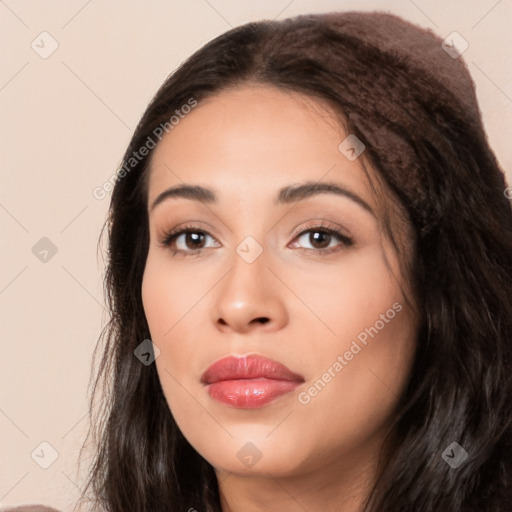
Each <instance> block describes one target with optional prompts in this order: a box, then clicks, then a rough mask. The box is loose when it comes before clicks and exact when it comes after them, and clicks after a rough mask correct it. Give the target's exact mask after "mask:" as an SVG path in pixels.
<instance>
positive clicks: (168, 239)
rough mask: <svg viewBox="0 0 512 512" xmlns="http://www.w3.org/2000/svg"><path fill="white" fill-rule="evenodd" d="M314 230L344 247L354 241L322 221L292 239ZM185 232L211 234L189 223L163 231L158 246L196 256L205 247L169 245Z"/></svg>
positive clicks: (319, 252)
mask: <svg viewBox="0 0 512 512" xmlns="http://www.w3.org/2000/svg"><path fill="white" fill-rule="evenodd" d="M315 231H316V232H320V233H327V234H328V235H331V236H334V237H336V238H338V239H339V240H340V241H341V242H342V245H344V246H345V247H350V246H351V245H353V243H354V242H353V240H352V238H350V237H348V236H346V235H343V234H342V233H340V232H339V231H338V230H336V229H333V228H331V227H329V226H328V225H326V224H323V223H320V224H315V225H313V226H307V227H306V228H305V229H304V230H303V231H301V232H300V233H298V234H297V235H295V237H294V240H295V239H296V238H300V237H302V236H303V235H304V234H306V233H309V232H315ZM187 233H201V234H203V235H207V236H211V235H210V234H209V233H208V232H207V231H204V230H203V229H201V228H200V227H198V226H193V225H189V226H184V227H182V228H180V229H178V230H174V231H167V232H164V233H163V235H162V239H161V240H159V243H160V246H161V247H163V248H169V249H170V251H171V252H172V254H173V256H175V255H176V254H178V253H182V254H183V255H184V256H198V255H199V254H201V252H202V251H203V250H205V248H200V249H195V250H189V251H183V250H182V249H178V250H176V249H172V248H171V247H170V245H171V243H172V242H174V241H175V240H176V239H177V238H178V237H179V236H181V235H183V234H187ZM212 238H213V237H212ZM303 250H304V251H305V252H306V253H308V254H310V253H315V254H321V255H322V256H326V255H328V254H331V253H333V252H337V251H338V250H341V249H336V248H333V247H331V248H330V249H303Z"/></svg>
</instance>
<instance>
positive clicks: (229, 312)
mask: <svg viewBox="0 0 512 512" xmlns="http://www.w3.org/2000/svg"><path fill="white" fill-rule="evenodd" d="M268 263H269V262H268V260H267V258H266V257H265V251H264V252H263V253H262V254H261V255H260V256H259V257H258V258H256V260H254V261H253V262H252V263H247V262H246V261H245V260H244V259H243V258H241V257H240V256H239V255H238V254H237V253H235V254H234V256H233V264H232V268H231V269H230V270H229V271H228V273H227V275H226V276H225V277H224V278H223V279H222V280H221V282H220V283H219V284H218V285H217V286H216V287H215V288H214V294H213V296H212V298H213V320H214V322H215V324H216V327H217V329H219V330H221V331H226V332H227V331H230V330H231V331H236V332H238V333H248V332H250V331H252V330H255V329H258V330H259V331H260V332H262V331H273V330H278V329H280V328H282V327H283V325H285V323H286V322H287V320H288V315H287V309H286V307H285V303H284V294H285V291H286V287H285V286H284V285H283V283H282V282H281V281H280V280H279V279H278V277H276V273H275V271H273V270H271V269H270V268H269V266H268Z"/></svg>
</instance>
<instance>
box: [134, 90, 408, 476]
mask: <svg viewBox="0 0 512 512" xmlns="http://www.w3.org/2000/svg"><path fill="white" fill-rule="evenodd" d="M346 137H347V134H346V133H343V132H342V130H341V128H340V127H339V126H338V125H337V123H336V122H335V121H334V118H333V117H332V115H331V114H330V113H329V112H328V111H327V110H326V109H325V108H322V106H321V105H320V104H319V103H317V102H315V101H314V100H312V99H311V98H309V99H308V98H307V97H304V96H301V95H298V94H292V93H289V92H283V91H279V90H277V89H274V88H271V87H264V86H244V87H241V88H239V89H236V90H231V91H224V92H221V93H219V94H217V95H216V96H214V97H212V98H210V99H209V100H207V101H204V102H202V103H200V104H199V105H198V106H197V107H195V108H194V109H193V110H192V111H191V112H190V113H189V114H188V115H186V116H184V117H183V118H181V119H180V121H179V123H178V124H176V125H175V126H174V128H173V129H172V130H170V131H169V133H168V134H167V135H166V136H165V137H164V138H163V139H162V141H161V142H160V144H159V145H158V146H157V147H156V148H155V150H154V154H153V160H152V164H151V173H150V176H149V182H148V183H149V188H148V201H149V202H148V204H149V207H148V213H149V225H150V247H149V253H148V257H147V262H146V267H145V272H144V278H143V285H142V298H143V304H144V310H145V314H146V318H147V320H148V323H149V328H150V332H151V339H152V341H153V343H154V344H155V345H156V346H157V347H158V348H159V350H160V354H159V356H158V357H157V359H156V367H157V371H158V375H159V378H160V381H161V384H162V388H163V391H164V394H165V397H166V400H167V403H168V405H169V407H170V410H171V412H172V414H173V416H174V418H175V420H176V422H177V424H178V426H179V428H180V429H181V431H182V432H183V434H184V435H185V437H186V438H187V439H188V441H189V442H190V443H191V445H192V446H193V447H194V448H195V449H196V450H197V451H198V452H199V453H200V454H201V455H202V456H203V457H204V458H205V459H206V460H208V461H209V462H210V463H211V464H212V465H213V466H214V467H215V468H216V469H217V471H218V472H223V471H228V472H232V473H240V474H247V473H255V474H266V473H267V472H268V473H270V474H272V475H282V476H284V475H288V476H291V475H298V474H304V473H306V472H318V471H319V470H321V468H330V469H332V468H335V467H338V469H339V470H341V468H342V467H346V468H350V469H351V470H354V469H356V468H357V467H358V466H361V465H368V464H372V463H373V461H375V453H376V449H377V447H378V446H379V443H380V442H381V438H382V435H383V433H384V427H385V425H386V422H387V421H389V419H390V415H391V414H392V411H393V408H394V406H395V405H396V403H397V401H398V398H399V395H400V393H401V391H402V389H403V388H404V385H405V384H406V381H407V379H408V376H409V372H410V368H411V363H412V359H413V355H414V347H415V335H416V321H415V317H414V315H413V314H412V311H411V310H410V309H409V308H408V306H407V304H406V302H405V299H404V297H403V295H402V292H401V291H400V280H401V279H403V278H402V275H401V269H400V266H399V263H398V260H397V256H396V253H395V252H394V250H393V248H392V245H391V243H390V242H389V240H388V239H387V238H385V237H384V235H383V232H382V230H381V229H380V227H379V226H380V222H379V218H380V217H379V215H378V212H377V207H376V202H375V197H374V196H373V192H372V189H371V188H370V185H369V183H368V181H367V178H366V175H365V173H364V171H363V168H362V165H361V159H362V156H359V157H357V153H358V151H357V149H358V148H356V151H355V152H354V151H350V150H347V149H346V146H345V145H342V146H341V149H340V143H342V141H343V140H344V139H345V138H346ZM349 142H350V139H349ZM345 144H346V143H345ZM363 155H364V153H363ZM328 183H329V184H330V188H321V189H320V188H318V189H317V190H316V191H315V188H311V187H309V185H311V184H313V185H317V186H321V187H326V185H327V184H328ZM305 184H307V185H308V187H306V188H301V187H303V186H304V185H305ZM185 185H186V186H190V187H192V186H194V187H204V188H205V189H208V191H209V192H208V193H207V194H206V195H204V196H197V197H196V196H194V195H193V194H192V193H190V192H189V193H186V192H181V193H179V192H178V193H176V191H175V193H174V194H173V195H170V194H169V195H167V197H165V198H161V200H160V201H159V202H158V204H157V205H155V206H154V208H153V203H154V201H155V200H156V199H157V198H158V197H159V195H160V194H162V193H163V192H165V191H167V190H168V189H170V188H175V187H184V186H185ZM336 187H338V188H336ZM176 190H179V188H176ZM213 197H214V198H215V199H213ZM201 199H202V200H201ZM184 228H190V233H189V234H188V235H187V234H186V233H185V234H177V236H175V237H174V238H172V237H171V242H170V244H169V245H167V246H163V244H162V243H161V242H162V241H163V239H164V238H165V237H166V234H168V233H169V232H171V231H180V230H181V229H184ZM326 230H327V231H326ZM329 230H333V231H329ZM336 232H338V233H339V235H337V234H336ZM402 285H403V286H404V287H405V289H407V285H406V283H405V282H402ZM141 341H142V340H141ZM246 355H256V356H261V357H264V358H268V359H270V360H272V361H274V362H277V363H280V364H281V365H284V366H286V367H287V368H288V370H289V372H283V371H282V367H278V366H276V365H275V364H272V363H270V364H268V362H262V361H261V360H258V359H257V358H256V359H253V360H250V358H249V359H246V360H244V359H241V360H238V362H239V363H240V364H238V365H237V364H235V363H236V359H235V360H232V361H231V362H232V363H233V364H231V365H229V364H227V365H224V366H222V365H221V366H218V367H217V369H216V370H217V371H215V368H214V369H213V370H211V371H210V372H206V370H207V369H208V368H209V367H210V365H212V363H215V362H217V361H220V360H221V359H224V358H226V357H228V356H234V357H235V358H238V357H241V356H246ZM337 475H339V472H338V473H337Z"/></svg>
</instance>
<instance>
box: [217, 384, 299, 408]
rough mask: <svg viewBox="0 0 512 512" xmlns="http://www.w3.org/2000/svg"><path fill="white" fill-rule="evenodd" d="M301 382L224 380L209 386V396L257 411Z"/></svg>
mask: <svg viewBox="0 0 512 512" xmlns="http://www.w3.org/2000/svg"><path fill="white" fill-rule="evenodd" d="M300 384H301V383H300V382H292V381H288V380H276V379H264V378H260V379H237V380H223V381H221V382H215V383H213V384H208V386H207V390H208V393H209V395H210V396H211V397H212V398H214V399H215V400H218V401H219V402H222V403H225V404H228V405H231V406H233V407H237V408H239V409H256V408H258V407H263V406H264V405H266V404H268V403H269V402H272V400H275V399H276V398H278V397H280V396H282V395H285V394H287V393H290V392H292V391H293V390H294V389H295V388H296V387H298V386H300Z"/></svg>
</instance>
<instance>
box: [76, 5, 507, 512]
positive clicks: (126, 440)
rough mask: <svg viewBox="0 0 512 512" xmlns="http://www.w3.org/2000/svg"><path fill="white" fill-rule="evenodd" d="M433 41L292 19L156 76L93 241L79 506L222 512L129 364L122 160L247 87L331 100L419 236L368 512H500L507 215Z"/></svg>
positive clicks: (132, 318) (209, 479) (129, 177)
mask: <svg viewBox="0 0 512 512" xmlns="http://www.w3.org/2000/svg"><path fill="white" fill-rule="evenodd" d="M441 42H442V41H441V39H440V38H439V37H438V36H436V35H435V34H433V33H432V32H431V31H429V30H426V29H422V28H420V27H416V26H414V25H412V24H410V23H408V22H405V21H404V20H402V19H401V18H398V17H396V16H394V15H391V14H386V13H382V12H373V13H359V12H347V13H329V14H322V15H302V16H297V17H294V18H289V19H285V20H281V21H266V20H265V21H261V22H255V23H248V24H245V25H243V26H240V27H237V28H234V29H232V30H230V31H228V32H226V33H225V34H222V35H221V36H219V37H217V38H215V39H214V40H212V41H211V42H209V43H208V44H206V45H205V46H203V47H202V48H201V49H199V50H198V51H197V52H195V53H194V54H193V55H192V56H191V57H190V58H188V59H187V60H186V61H185V62H184V63H182V64H181V65H180V66H179V68H178V69H176V70H175V71H174V72H173V73H171V74H170V75H169V76H168V77H167V79H166V80H165V82H164V83H163V85H162V86H161V87H160V88H159V90H158V91H157V93H156V95H155V96H154V97H153V99H152V100H151V102H150V104H149V105H148V107H147V109H146V111H145V113H144V114H143V116H142V118H141V120H140V121H139V123H138V125H137V127H136V129H135V133H134V134H133V137H132V139H131V141H130V143H129V145H128V148H127V150H126V153H125V155H124V158H123V163H122V168H123V169H124V170H125V172H124V173H123V174H121V173H119V174H118V177H119V179H117V180H116V183H115V187H114V190H113V192H112V197H111V203H110V209H109V215H108V219H107V221H106V222H105V225H104V226H103V230H102V234H103V231H104V229H105V228H107V229H108V255H107V260H108V261H107V268H106V273H105V277H104V287H105V295H106V299H107V305H108V308H109V313H110V318H109V321H108V323H107V325H106V326H105V328H104V330H103V331H102V334H101V336H100V341H103V342H104V343H98V345H97V347H96V349H95V351H94V361H96V357H97V355H98V353H99V352H100V353H101V356H102V357H101V360H100V363H99V365H95V366H94V368H95V370H96V371H95V372H93V373H94V379H93V380H94V386H93V389H92V393H91V399H90V411H91V428H90V431H89V433H88V436H87V439H88V438H89V435H92V436H93V438H94V441H95V443H96V451H95V457H94V461H93V463H92V465H91V466H90V470H89V474H88V480H87V485H86V486H85V489H84V492H83V495H82V497H81V500H80V501H82V500H85V495H86V492H87V491H88V490H89V489H92V491H93V498H92V499H93V501H94V503H95V506H96V507H97V508H101V509H102V510H105V511H108V512H129V511H136V512H160V511H162V512H163V511H166V512H168V511H172V512H181V511H188V510H190V509H191V508H192V509H193V508H195V509H197V510H200V511H208V512H220V511H221V507H220V500H219V491H218V486H217V480H216V476H215V472H214V469H213V467H212V466H211V465H210V464H209V463H208V462H207V461H206V460H205V459H203V457H201V456H200V455H199V454H198V453H197V452H196V450H195V449H194V448H193V447H192V446H191V445H190V444H189V443H188V442H187V440H186V439H185V438H184V436H183V435H182V433H181V432H180V430H179V428H178V427H177V425H176V423H175V421H174V419H173V416H172V414H171V412H170V410H169V407H168V404H167V403H166V400H165V398H164V395H163V392H162V388H161V385H160V382H159V379H158V375H157V372H156V368H155V365H154V364H152V365H149V366H145V365H142V364H140V362H139V361H138V360H137V359H136V358H135V357H134V353H133V352H134V349H135V348H136V347H137V346H138V345H139V344H140V343H141V342H142V340H144V339H147V338H150V333H149V328H148V324H147V321H146V318H145V315H144V311H143V305H142V298H141V283H142V276H143V271H144V266H145V261H146V257H147V253H148V244H149V229H148V213H147V175H148V170H149V165H150V157H151V154H152V153H151V151H149V153H148V155H146V156H144V157H140V158H137V159H136V161H135V160H134V157H133V155H134V153H136V152H137V151H138V149H139V148H141V147H142V146H144V145H145V144H146V143H147V142H146V141H147V140H148V137H152V136H154V135H152V134H154V133H155V129H157V128H158V126H161V125H162V123H165V122H167V121H168V120H169V117H170V116H171V115H172V114H173V113H174V112H175V111H176V110H177V109H180V108H181V107H182V106H183V105H185V104H187V102H189V100H190V99H191V98H193V99H195V100H196V101H197V102H198V103H199V104H200V103H201V101H202V100H204V99H205V98H208V97H211V96H213V95H215V94H216V93H218V92H220V91H222V90H226V89H228V88H229V87H236V86H238V85H243V84H249V83H258V84H265V85H270V86H273V87H277V88H279V89H281V90H285V91H293V92H299V93H302V94H305V95H307V96H309V97H311V98H313V99H318V100H323V101H326V102H328V103H329V104H330V105H331V106H332V109H333V112H336V113H338V114H339V118H340V120H341V119H343V120H344V121H343V122H345V123H346V127H347V129H348V131H349V133H353V134H355V135H356V136H357V137H358V138H359V139H360V140H361V141H362V142H363V143H364V144H365V147H366V149H365V153H364V155H365V158H367V159H368V161H369V162H371V166H372V167H373V168H374V169H375V171H376V173H377V175H378V177H379V179H381V180H382V182H383V183H385V185H386V188H387V190H389V191H391V192H392V193H393V194H394V196H395V197H396V198H397V199H396V200H397V201H398V202H399V205H400V207H401V208H403V210H404V211H405V212H407V216H408V220H409V222H410V223H411V226H412V229H413V232H414V237H415V252H414V258H413V260H412V262H411V276H412V278H411V279H412V283H413V285H414V291H415V295H416V296H417V298H418V301H419V303H418V308H419V311H420V312H421V319H422V320H421V326H420V328H419V330H418V337H417V351H416V356H415V360H414V364H413V370H412V372H411V376H410V379H409V382H408V385H407V386H406V388H405V389H404V392H403V396H402V397H401V399H400V403H399V408H398V409H397V411H396V414H395V417H394V418H393V425H392V426H393V429H392V431H393V439H394V445H393V449H392V450H391V451H390V452H389V456H388V457H387V458H386V460H385V461H384V462H383V464H382V467H381V471H380V475H379V478H378V479H377V482H376V483H375V486H374V488H373V490H372V492H371V493H370V495H369V497H368V499H367V501H366V503H365V505H364V510H365V512H377V511H378V512H411V511H413V510H414V511H415V512H439V511H443V512H448V511H450V512H483V511H485V512H504V511H505V510H510V503H511V502H512V490H511V487H512V475H511V474H512V469H511V466H512V447H511V437H512V436H511V432H512V380H511V375H512V357H511V356H512V354H511V352H512V348H511V347H512V301H511V297H512V208H511V204H510V201H509V200H508V199H507V197H506V195H505V193H504V192H505V189H506V186H507V185H506V182H505V176H504V173H503V171H502V170H501V169H500V167H499V164H498V162H497V160H496V158H495V156H494V154H493V151H492V150H491V148H490V147H489V144H488V141H487V138H486V135H485V132H484V128H483V123H482V120H481V115H480V112H479V110H478V106H477V101H476V96H475V91H474V85H473V82H472V80H471V78H470V75H469V72H468V71H467V68H466V66H465V64H464V63H463V61H462V59H451V58H450V57H449V56H447V55H445V54H444V53H442V55H445V59H444V60H443V59H442V58H441V57H439V55H438V53H439V52H442V50H441ZM434 48H435V49H436V50H434ZM435 51H437V52H438V53H435ZM436 56H437V57H436ZM429 59H433V60H432V61H429ZM435 59H438V60H437V61H436V60H435ZM429 62H437V65H436V68H435V69H434V68H433V67H432V66H429ZM171 136H172V135H171ZM390 234H391V235H392V233H390ZM100 390H101V391H102V394H101V398H100V401H99V402H98V404H96V402H95V397H96V395H97V394H98V392H99V391H100ZM96 405H97V410H98V411H99V412H98V413H97V414H96V413H95V412H94V410H95V407H96ZM454 441H455V442H457V443H458V444H459V445H460V446H462V447H463V448H464V449H465V450H466V452H467V453H468V459H467V460H466V461H465V462H464V463H463V464H462V465H460V467H458V468H457V469H454V468H452V467H450V465H449V464H447V463H446V462H445V460H443V457H442V454H443V452H444V450H445V449H446V448H447V447H448V446H450V445H451V443H452V442H454ZM84 446H85V444H84Z"/></svg>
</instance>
